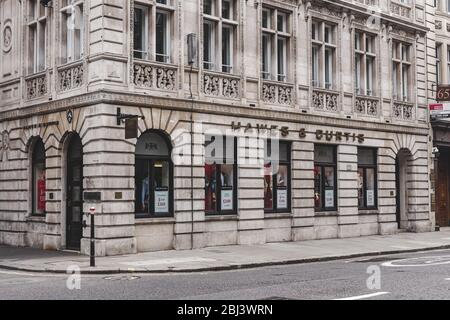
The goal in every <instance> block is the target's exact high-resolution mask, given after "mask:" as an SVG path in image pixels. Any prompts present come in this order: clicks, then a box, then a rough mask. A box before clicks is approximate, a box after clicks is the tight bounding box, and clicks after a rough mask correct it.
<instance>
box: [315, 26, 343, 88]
mask: <svg viewBox="0 0 450 320" xmlns="http://www.w3.org/2000/svg"><path fill="white" fill-rule="evenodd" d="M329 28H331V31H332V32H331V36H332V39H331V41H327V40H326V35H327V33H326V30H327V29H329ZM313 33H314V34H313ZM336 39H337V26H336V24H334V23H330V22H325V21H322V20H318V19H312V22H311V43H312V52H311V56H312V63H311V64H312V65H314V64H315V65H317V66H318V73H317V74H314V67H312V68H311V69H312V71H311V79H312V86H313V87H315V88H322V89H327V90H335V89H336V87H337V84H336V79H337V77H336V55H337V45H336ZM328 40H330V39H328ZM314 48H316V50H317V57H314V56H313V52H314ZM327 52H331V53H332V54H331V55H329V56H328V61H327V59H326V57H327V55H326V53H327ZM327 66H328V68H327ZM316 76H318V78H315V77H316ZM327 77H328V80H329V81H326V80H327Z"/></svg>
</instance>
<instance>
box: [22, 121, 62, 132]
mask: <svg viewBox="0 0 450 320" xmlns="http://www.w3.org/2000/svg"><path fill="white" fill-rule="evenodd" d="M57 125H59V121H52V122H42V123H35V124H30V125H27V126H23V127H21V128H19V129H23V130H27V129H35V128H45V127H48V126H57Z"/></svg>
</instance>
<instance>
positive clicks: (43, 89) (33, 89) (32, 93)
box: [25, 71, 49, 100]
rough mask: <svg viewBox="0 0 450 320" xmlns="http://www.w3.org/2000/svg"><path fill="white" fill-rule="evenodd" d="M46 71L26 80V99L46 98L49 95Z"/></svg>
mask: <svg viewBox="0 0 450 320" xmlns="http://www.w3.org/2000/svg"><path fill="white" fill-rule="evenodd" d="M48 77H49V76H48V74H47V72H46V71H43V72H40V73H36V74H33V75H31V76H28V77H26V78H25V88H26V90H25V91H26V99H27V100H32V99H36V98H40V97H44V96H46V95H47V94H48V93H49V85H48V83H49V79H48Z"/></svg>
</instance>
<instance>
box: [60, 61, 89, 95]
mask: <svg viewBox="0 0 450 320" xmlns="http://www.w3.org/2000/svg"><path fill="white" fill-rule="evenodd" d="M83 74H84V70H83V65H82V64H78V65H75V66H73V65H72V66H69V67H62V68H60V69H59V70H58V78H59V90H60V91H67V90H71V89H75V88H79V87H81V86H82V84H83Z"/></svg>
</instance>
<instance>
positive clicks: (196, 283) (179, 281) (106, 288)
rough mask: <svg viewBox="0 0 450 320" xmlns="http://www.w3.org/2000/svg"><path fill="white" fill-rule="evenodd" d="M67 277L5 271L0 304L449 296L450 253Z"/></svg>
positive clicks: (0, 279)
mask: <svg viewBox="0 0 450 320" xmlns="http://www.w3.org/2000/svg"><path fill="white" fill-rule="evenodd" d="M404 259H405V260H404ZM378 275H379V277H378ZM67 280H68V275H51V274H33V273H26V272H14V271H8V270H0V299H1V300H5V299H33V300H35V299H71V300H72V299H196V300H208V299H218V300H223V299H227V300H234V299H250V300H253V299H450V250H435V251H428V252H419V253H411V254H399V255H389V256H377V257H366V258H357V259H350V260H337V261H331V262H321V263H308V264H297V265H284V266H276V267H264V268H256V269H247V270H239V271H226V272H202V273H190V274H161V275H155V274H135V275H81V279H80V282H77V281H76V280H77V279H76V278H75V281H72V282H70V281H69V283H70V284H71V285H72V286H76V285H77V284H78V283H79V284H80V289H72V290H70V289H68V287H67ZM72 280H74V279H73V278H72Z"/></svg>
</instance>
